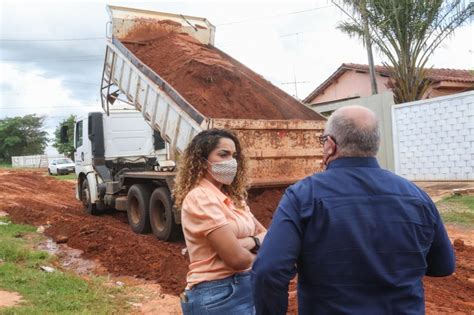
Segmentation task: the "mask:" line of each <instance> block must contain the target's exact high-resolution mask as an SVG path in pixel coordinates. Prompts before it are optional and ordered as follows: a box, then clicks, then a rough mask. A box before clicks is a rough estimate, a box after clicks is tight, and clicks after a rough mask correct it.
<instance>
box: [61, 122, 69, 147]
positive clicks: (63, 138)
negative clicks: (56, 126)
mask: <svg viewBox="0 0 474 315" xmlns="http://www.w3.org/2000/svg"><path fill="white" fill-rule="evenodd" d="M68 129H69V127H68V126H66V125H64V126H61V130H60V137H59V138H60V141H61V143H67V142H68V134H67V133H68Z"/></svg>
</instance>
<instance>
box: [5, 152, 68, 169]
mask: <svg viewBox="0 0 474 315" xmlns="http://www.w3.org/2000/svg"><path fill="white" fill-rule="evenodd" d="M61 157H65V156H64V155H61V154H60V155H53V156H48V155H24V156H12V167H28V168H42V167H43V168H46V167H48V164H49V162H50V161H51V160H52V159H55V158H61Z"/></svg>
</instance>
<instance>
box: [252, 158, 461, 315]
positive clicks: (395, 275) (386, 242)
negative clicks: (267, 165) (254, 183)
mask: <svg viewBox="0 0 474 315" xmlns="http://www.w3.org/2000/svg"><path fill="white" fill-rule="evenodd" d="M454 266H455V258H454V252H453V248H452V246H451V242H450V241H449V239H448V236H447V233H446V230H445V228H444V225H443V223H442V221H441V218H440V216H439V213H438V210H437V209H436V207H435V205H434V203H433V202H432V201H431V199H430V198H429V197H428V195H427V194H426V193H425V192H423V191H422V190H421V189H420V188H418V187H417V186H415V185H414V184H413V183H411V182H409V181H408V180H406V179H403V178H401V177H399V176H397V175H395V174H393V173H391V172H389V171H387V170H384V169H381V168H380V167H379V165H378V163H377V160H376V159H375V158H339V159H337V160H334V161H332V162H331V163H330V165H329V166H328V168H327V170H326V171H325V172H322V173H317V174H314V175H312V176H310V177H307V178H305V179H303V180H301V181H300V182H298V183H296V184H295V185H293V186H291V187H289V188H288V189H287V190H286V192H285V194H284V196H283V198H282V199H281V201H280V204H279V206H278V209H277V210H276V212H275V215H274V217H273V220H272V224H271V226H270V229H269V231H268V233H267V235H266V237H265V240H264V242H263V244H262V248H261V249H260V251H259V253H258V256H257V259H256V261H255V264H254V266H253V272H252V275H253V277H252V278H253V280H252V281H253V293H254V301H255V307H256V310H257V314H272V315H273V314H286V310H287V306H288V284H289V282H290V280H291V279H292V278H293V277H294V276H295V275H296V274H297V273H298V307H299V314H303V315H304V314H364V315H366V314H424V312H425V306H424V291H423V283H422V278H423V276H425V275H428V276H447V275H450V274H451V273H453V272H454Z"/></svg>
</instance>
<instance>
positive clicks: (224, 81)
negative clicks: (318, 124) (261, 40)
mask: <svg viewBox="0 0 474 315" xmlns="http://www.w3.org/2000/svg"><path fill="white" fill-rule="evenodd" d="M121 40H122V42H123V43H124V44H125V46H126V47H127V48H128V49H129V50H130V51H131V52H132V53H133V54H134V55H135V56H136V57H137V58H138V59H140V60H141V61H142V62H143V63H145V64H146V65H147V66H148V67H150V68H151V69H152V70H154V71H155V72H156V73H157V74H158V75H160V76H161V77H162V78H163V79H165V80H166V81H167V82H168V83H169V84H171V85H172V86H173V87H174V88H175V89H176V90H177V91H178V92H179V93H180V94H181V95H182V96H183V97H184V98H185V99H186V100H187V101H188V102H189V103H190V104H191V105H192V106H193V107H194V108H195V109H197V110H198V111H199V112H200V113H202V114H203V115H204V116H207V117H210V118H231V119H304V120H322V119H323V118H322V116H320V115H319V114H317V113H316V112H314V111H313V110H311V109H310V108H308V107H306V106H305V105H303V104H302V103H300V102H299V101H297V100H296V99H295V98H293V97H292V96H290V95H288V94H286V93H285V92H284V91H282V90H281V89H279V88H278V87H276V86H274V85H272V84H271V83H270V82H269V81H267V80H265V79H264V78H263V77H262V76H260V75H259V74H257V73H255V72H253V71H252V70H250V69H249V68H247V67H246V66H244V65H243V64H241V63H240V62H238V61H237V60H235V59H233V58H232V57H230V56H229V55H227V54H225V53H224V52H222V51H221V50H219V49H217V48H216V47H213V46H211V45H204V44H202V43H200V42H199V41H198V40H196V39H194V38H193V37H192V36H190V35H188V34H187V33H183V32H180V31H179V30H178V29H177V27H176V22H173V23H169V21H159V22H154V21H149V20H146V19H144V20H142V21H141V23H139V24H138V25H137V26H136V27H135V28H134V29H132V30H131V31H130V32H129V33H128V34H127V35H126V36H125V37H124V38H121Z"/></svg>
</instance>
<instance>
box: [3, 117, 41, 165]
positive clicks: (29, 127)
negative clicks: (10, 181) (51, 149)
mask: <svg viewBox="0 0 474 315" xmlns="http://www.w3.org/2000/svg"><path fill="white" fill-rule="evenodd" d="M43 124H44V117H38V116H36V115H35V114H33V115H26V116H23V117H19V116H18V117H12V118H5V119H1V120H0V161H3V162H7V163H10V162H11V157H12V156H21V155H35V154H42V153H43V152H44V149H45V148H46V145H47V143H48V133H47V132H46V131H43V130H42V128H43Z"/></svg>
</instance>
